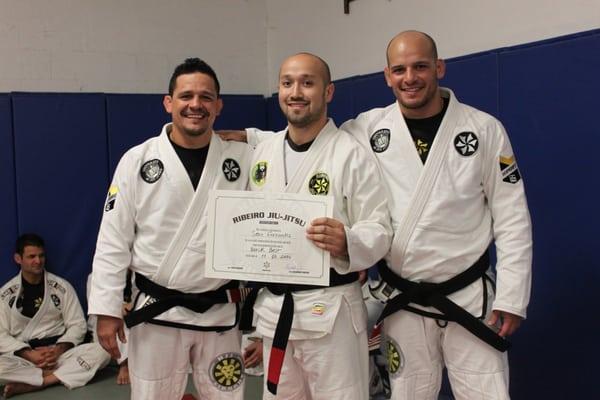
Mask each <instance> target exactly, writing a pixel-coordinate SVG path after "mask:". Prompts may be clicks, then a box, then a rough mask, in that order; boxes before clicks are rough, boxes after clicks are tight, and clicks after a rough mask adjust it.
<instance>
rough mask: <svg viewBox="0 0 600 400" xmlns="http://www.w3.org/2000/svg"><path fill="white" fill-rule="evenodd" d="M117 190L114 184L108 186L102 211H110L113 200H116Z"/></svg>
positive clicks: (113, 203)
mask: <svg viewBox="0 0 600 400" xmlns="http://www.w3.org/2000/svg"><path fill="white" fill-rule="evenodd" d="M118 192H119V188H117V187H116V186H115V185H111V187H110V188H108V196H107V197H106V204H105V205H104V212H107V211H110V210H112V209H113V208H115V201H117V193H118Z"/></svg>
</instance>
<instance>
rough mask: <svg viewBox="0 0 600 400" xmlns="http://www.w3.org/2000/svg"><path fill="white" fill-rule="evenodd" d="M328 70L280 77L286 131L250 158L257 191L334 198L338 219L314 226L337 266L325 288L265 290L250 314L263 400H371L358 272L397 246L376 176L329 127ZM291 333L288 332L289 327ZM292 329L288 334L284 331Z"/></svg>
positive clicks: (306, 63) (289, 71)
mask: <svg viewBox="0 0 600 400" xmlns="http://www.w3.org/2000/svg"><path fill="white" fill-rule="evenodd" d="M333 92H334V86H333V84H332V83H331V78H330V73H329V67H328V66H327V64H326V63H325V62H324V61H323V60H322V59H320V58H319V57H317V56H314V55H312V54H307V53H300V54H296V55H294V56H292V57H289V58H288V59H286V60H285V61H284V62H283V64H282V65H281V69H280V73H279V105H280V107H281V110H282V111H283V113H284V114H285V116H286V118H287V121H288V126H287V128H286V130H285V131H283V132H282V134H280V135H271V136H270V137H269V138H268V139H266V140H264V141H262V142H261V143H260V144H259V145H258V146H257V148H256V149H255V153H254V155H253V162H252V164H251V165H253V167H252V171H251V173H250V185H249V186H250V188H251V190H255V191H268V192H287V193H302V194H306V195H314V196H331V197H333V200H334V209H333V218H318V219H316V220H314V221H312V223H311V226H310V227H308V228H307V237H308V238H309V239H310V240H312V241H313V242H314V244H315V245H316V246H318V247H319V248H321V249H323V250H325V251H326V252H328V253H329V254H330V256H331V271H330V274H331V277H330V284H329V287H315V286H303V285H267V286H266V287H265V288H263V289H261V291H260V293H259V294H258V298H257V300H256V303H255V306H254V311H255V316H256V326H257V332H258V333H259V334H260V335H262V336H263V337H264V354H265V360H264V361H265V370H266V371H268V372H267V374H266V377H265V378H266V385H265V386H266V387H265V390H264V393H265V394H264V399H285V400H302V399H313V400H321V399H322V400H325V399H326V400H336V399H339V400H342V399H343V400H365V399H367V398H368V352H367V335H366V309H365V305H364V303H363V299H362V293H361V288H360V284H359V282H358V273H357V271H360V270H363V269H365V268H366V267H368V266H370V265H372V264H373V263H375V262H376V261H377V260H379V259H380V258H381V257H383V256H384V255H385V254H386V253H387V251H388V249H389V245H390V242H391V233H392V231H391V225H390V219H389V212H388V209H387V203H386V199H385V197H384V196H380V195H379V187H380V184H381V182H380V177H379V173H378V171H377V166H376V165H375V163H374V161H373V160H372V159H371V158H370V156H369V155H368V153H367V152H366V151H365V149H363V148H362V147H361V146H360V145H359V144H358V143H357V142H356V141H355V139H353V138H352V137H351V136H349V135H348V134H346V133H344V132H340V131H338V129H337V128H336V126H335V125H334V123H333V121H332V120H331V119H328V118H327V105H328V103H329V102H330V101H331V99H332V97H333ZM286 323H287V324H291V327H290V328H288V329H283V328H282V326H284V325H285V324H286ZM288 326H290V325H288Z"/></svg>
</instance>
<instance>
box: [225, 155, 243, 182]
mask: <svg viewBox="0 0 600 400" xmlns="http://www.w3.org/2000/svg"><path fill="white" fill-rule="evenodd" d="M221 169H222V170H223V175H225V179H227V180H228V181H229V182H235V181H237V180H238V178H239V177H240V172H241V169H240V164H238V162H237V161H235V160H234V159H233V158H227V159H225V161H223V165H222V166H221Z"/></svg>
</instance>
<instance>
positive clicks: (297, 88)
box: [292, 83, 302, 97]
mask: <svg viewBox="0 0 600 400" xmlns="http://www.w3.org/2000/svg"><path fill="white" fill-rule="evenodd" d="M301 89H302V88H301V87H300V85H299V84H297V83H295V84H294V85H293V86H292V97H302V91H301Z"/></svg>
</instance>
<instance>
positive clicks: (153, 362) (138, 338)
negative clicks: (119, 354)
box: [89, 124, 250, 399]
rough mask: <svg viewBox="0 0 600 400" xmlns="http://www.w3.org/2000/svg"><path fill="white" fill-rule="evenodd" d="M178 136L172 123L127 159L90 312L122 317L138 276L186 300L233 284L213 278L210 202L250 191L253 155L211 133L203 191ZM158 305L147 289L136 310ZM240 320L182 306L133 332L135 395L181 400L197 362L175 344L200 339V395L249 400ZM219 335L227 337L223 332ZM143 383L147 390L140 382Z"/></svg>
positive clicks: (227, 307) (119, 172) (232, 313)
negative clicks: (216, 194)
mask: <svg viewBox="0 0 600 400" xmlns="http://www.w3.org/2000/svg"><path fill="white" fill-rule="evenodd" d="M170 129H171V124H167V125H165V126H164V127H163V129H162V132H161V134H160V135H159V136H157V137H154V138H151V139H149V140H147V141H146V142H144V143H142V144H140V145H138V146H136V147H134V148H132V149H130V150H129V151H127V152H126V153H125V155H124V156H123V157H122V158H121V160H120V162H119V164H118V166H117V169H116V171H115V174H114V177H113V181H112V184H111V187H110V189H109V194H108V198H107V201H106V205H105V207H104V215H103V218H102V224H101V226H100V232H99V234H98V242H97V245H96V254H95V256H94V262H93V271H92V287H91V293H90V304H89V313H90V314H98V315H109V316H113V317H117V318H121V306H122V303H123V288H124V286H125V279H126V273H127V269H128V268H130V269H131V270H132V271H133V272H135V273H136V274H141V275H143V276H144V277H146V278H148V279H149V280H151V281H153V282H155V283H158V284H160V285H161V286H163V287H167V288H169V289H175V290H178V291H180V292H185V293H200V292H207V291H213V290H216V289H218V288H219V287H221V286H223V285H224V284H226V283H227V282H228V281H226V280H220V279H206V278H204V277H203V269H204V262H205V234H206V223H207V219H206V212H207V208H206V199H207V197H208V192H209V190H211V189H232V190H243V189H245V188H246V186H247V179H248V175H247V171H248V167H247V163H248V162H249V157H250V153H249V149H250V147H249V146H248V145H246V144H243V143H234V142H226V141H223V140H221V139H220V138H219V137H218V136H216V135H214V134H212V132H211V135H212V138H211V141H210V147H209V150H208V156H207V159H206V163H205V166H204V170H203V172H202V176H201V178H200V181H199V183H198V187H197V189H196V190H195V191H194V188H193V186H192V183H191V181H190V178H189V176H188V174H187V172H186V170H185V168H184V166H183V164H182V162H181V161H180V159H179V157H178V155H177V153H176V152H175V150H174V148H173V146H172V144H171V143H170V141H169V138H168V131H170ZM192 221H195V222H192ZM165 257H167V258H168V259H166V260H163V259H164V258H165ZM151 303H153V299H152V298H151V297H149V296H146V295H145V294H144V293H142V292H141V291H140V293H139V295H138V296H136V299H135V300H134V309H140V308H142V307H144V306H146V305H149V304H151ZM236 315H237V312H236V305H235V304H232V303H229V304H216V305H214V306H212V307H211V308H210V309H208V310H207V311H205V312H203V313H197V312H194V311H192V310H190V309H187V308H184V307H181V306H176V307H174V308H171V309H169V310H167V311H165V312H163V313H162V314H160V315H158V316H156V317H155V318H153V320H152V321H153V322H154V324H155V325H151V328H152V332H150V327H149V326H148V324H141V325H138V326H135V327H133V328H132V329H131V330H130V333H131V337H130V343H129V367H130V368H129V369H130V377H131V378H132V393H133V395H132V396H133V397H134V398H135V397H139V398H144V397H147V398H150V397H156V398H165V399H166V398H175V397H177V396H178V391H179V390H180V389H181V391H183V390H184V389H185V381H186V380H187V371H188V363H189V361H190V356H189V352H188V353H187V354H181V355H180V357H179V356H176V355H175V354H174V351H175V350H174V349H173V346H180V347H181V346H185V345H186V343H188V341H189V340H191V341H192V343H199V342H200V341H201V342H202V346H200V345H199V344H198V346H195V348H197V350H195V351H196V352H197V353H194V354H192V356H191V362H192V367H193V369H194V374H193V375H194V380H195V384H196V388H197V389H198V390H199V391H200V394H202V395H204V396H207V397H208V396H213V397H216V396H219V395H224V394H223V393H225V392H228V393H230V395H231V396H237V397H227V398H239V399H241V398H242V397H241V396H242V395H243V374H242V372H243V369H242V368H243V367H242V365H241V364H242V363H241V355H240V337H239V332H238V331H237V329H229V328H231V327H234V326H235V324H236ZM161 325H163V326H161ZM164 325H166V326H168V327H170V328H165V327H164ZM139 327H144V329H138V328H139ZM173 328H183V329H173ZM219 329H221V330H225V332H215V331H216V330H219ZM217 339H218V340H217ZM152 341H155V342H156V343H153V344H151V343H152ZM142 342H143V345H142V344H141V343H142ZM159 342H160V343H159ZM201 347H202V349H203V352H200V349H201ZM149 349H152V351H149ZM163 352H164V354H163ZM158 360H160V362H158ZM229 362H231V363H232V365H235V366H236V369H235V371H233V373H234V375H233V376H232V377H231V379H226V380H222V379H218V378H219V377H218V374H217V375H215V373H214V372H215V371H217V369H218V368H220V367H221V364H222V363H229ZM172 374H174V375H173V376H171V375H172ZM138 378H139V379H141V381H140V382H142V381H143V382H145V383H143V384H136V382H138V381H137V379H138ZM163 380H164V382H163ZM171 390H172V391H173V392H171ZM203 391H204V392H203ZM180 397H181V394H179V398H180Z"/></svg>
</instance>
